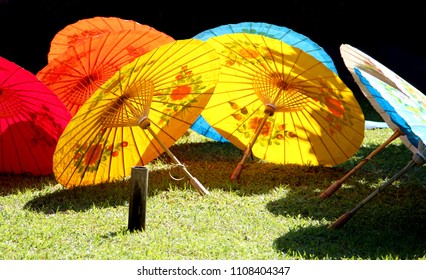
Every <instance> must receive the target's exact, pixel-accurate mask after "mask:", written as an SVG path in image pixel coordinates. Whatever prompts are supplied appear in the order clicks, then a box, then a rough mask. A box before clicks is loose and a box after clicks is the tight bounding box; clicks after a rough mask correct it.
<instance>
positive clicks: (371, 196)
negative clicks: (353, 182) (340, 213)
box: [350, 160, 416, 214]
mask: <svg viewBox="0 0 426 280" xmlns="http://www.w3.org/2000/svg"><path fill="white" fill-rule="evenodd" d="M415 164H416V162H415V161H413V160H411V161H410V162H409V163H408V164H407V165H406V166H405V167H404V168H403V169H401V170H400V171H399V172H398V173H396V174H395V175H393V176H392V178H390V179H389V180H387V181H386V182H385V183H383V184H382V185H381V186H380V187H379V188H378V189H376V190H375V191H374V192H372V193H371V194H370V195H369V196H367V197H366V198H365V199H364V200H363V201H361V202H360V203H359V204H358V205H357V206H356V207H354V208H353V209H352V210H351V211H350V213H352V214H353V213H355V212H356V211H358V210H359V209H360V208H361V207H363V206H364V205H365V204H367V202H369V201H370V200H371V199H372V198H373V197H375V196H376V195H377V194H378V193H379V192H380V191H382V190H383V189H384V188H386V187H387V186H390V185H391V184H392V183H393V182H394V181H395V180H396V179H398V178H399V177H400V176H401V175H403V174H404V173H405V172H407V171H408V170H409V169H410V168H412V167H413V166H414V165H415Z"/></svg>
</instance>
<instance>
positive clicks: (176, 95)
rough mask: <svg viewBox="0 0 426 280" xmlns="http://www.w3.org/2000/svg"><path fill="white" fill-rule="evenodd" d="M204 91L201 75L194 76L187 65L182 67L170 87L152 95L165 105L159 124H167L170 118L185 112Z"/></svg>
mask: <svg viewBox="0 0 426 280" xmlns="http://www.w3.org/2000/svg"><path fill="white" fill-rule="evenodd" d="M204 89H205V86H204V85H203V80H202V77H201V75H198V76H197V75H194V73H193V71H192V70H191V69H189V68H188V66H187V65H184V66H182V67H181V68H180V70H179V72H178V73H177V74H176V76H175V80H174V82H173V83H172V85H171V86H170V87H168V88H167V89H165V90H163V91H157V92H156V93H155V94H154V98H157V99H159V100H160V101H161V102H162V103H163V104H166V105H165V108H164V109H163V110H162V112H163V115H162V116H161V120H160V124H162V123H168V122H169V121H170V119H171V117H173V116H174V115H176V114H180V113H183V111H185V110H187V109H188V107H189V106H190V105H191V104H192V103H195V102H197V96H198V95H199V94H201V93H203V90H204Z"/></svg>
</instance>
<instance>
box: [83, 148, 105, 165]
mask: <svg viewBox="0 0 426 280" xmlns="http://www.w3.org/2000/svg"><path fill="white" fill-rule="evenodd" d="M101 155H102V145H100V144H96V145H92V146H90V147H89V149H87V153H86V155H85V156H84V164H85V165H92V164H95V163H96V162H97V161H98V160H99V159H100V158H101Z"/></svg>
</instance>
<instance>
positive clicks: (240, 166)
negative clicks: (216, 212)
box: [231, 110, 273, 180]
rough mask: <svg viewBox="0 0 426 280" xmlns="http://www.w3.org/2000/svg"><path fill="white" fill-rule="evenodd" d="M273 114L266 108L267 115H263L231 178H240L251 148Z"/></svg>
mask: <svg viewBox="0 0 426 280" xmlns="http://www.w3.org/2000/svg"><path fill="white" fill-rule="evenodd" d="M272 114H273V112H272V113H271V112H269V111H267V110H265V115H264V116H263V119H262V121H261V122H260V124H259V126H258V127H257V129H256V132H255V134H254V135H253V137H252V138H251V140H250V142H249V144H248V145H247V147H246V149H245V151H244V155H243V157H242V159H241V161H240V162H239V163H238V165H237V166H236V167H235V169H234V172H232V175H231V180H237V179H239V178H240V174H241V171H242V170H243V168H244V162H245V161H246V159H247V158H248V157H249V155H251V148H252V147H253V145H254V143H255V142H256V139H257V137H258V136H259V134H260V132H261V131H262V128H263V126H264V125H265V122H266V120H267V119H268V117H269V116H271V115H272Z"/></svg>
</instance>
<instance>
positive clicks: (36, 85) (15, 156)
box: [0, 57, 71, 176]
mask: <svg viewBox="0 0 426 280" xmlns="http://www.w3.org/2000/svg"><path fill="white" fill-rule="evenodd" d="M70 119H71V114H70V112H69V111H68V110H67V108H66V107H65V105H64V104H63V103H62V101H61V100H60V99H59V97H58V96H57V95H56V94H55V93H54V92H52V91H51V90H50V89H48V88H47V87H46V86H45V85H44V84H43V83H42V82H41V81H40V80H39V79H37V77H36V76H35V75H34V74H32V73H31V72H29V71H27V70H25V69H23V68H22V67H19V66H18V65H16V64H15V63H13V62H11V61H8V60H7V59H5V58H2V57H0V173H10V174H23V173H30V174H32V175H36V176H38V175H48V174H51V173H52V172H53V169H52V164H53V153H54V151H55V148H56V144H57V141H58V139H59V136H60V135H61V134H62V132H63V130H64V129H65V126H66V125H67V124H68V122H69V121H70Z"/></svg>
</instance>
